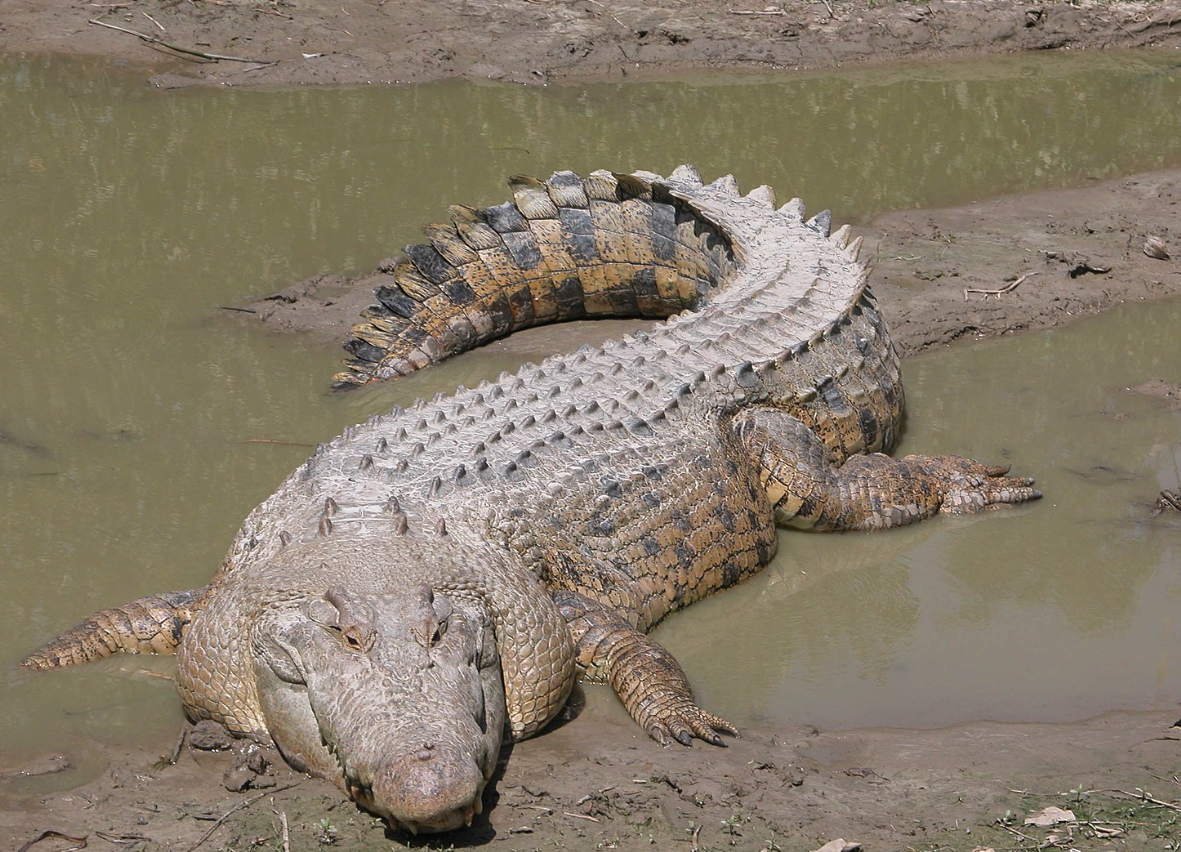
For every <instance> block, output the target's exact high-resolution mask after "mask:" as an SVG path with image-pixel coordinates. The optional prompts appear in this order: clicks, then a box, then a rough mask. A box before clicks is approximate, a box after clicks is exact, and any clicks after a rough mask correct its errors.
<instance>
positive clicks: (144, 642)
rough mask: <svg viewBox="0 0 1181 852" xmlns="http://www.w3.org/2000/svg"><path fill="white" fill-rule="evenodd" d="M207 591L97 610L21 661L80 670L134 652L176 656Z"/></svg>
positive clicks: (33, 665) (151, 597)
mask: <svg viewBox="0 0 1181 852" xmlns="http://www.w3.org/2000/svg"><path fill="white" fill-rule="evenodd" d="M204 592H205V589H199V590H197V591H189V592H166V593H164V594H162V595H148V596H147V597H144V598H140V599H139V600H136V601H132V602H131V603H129V604H124V605H123V606H117V607H112V608H111V609H104V610H102V611H101V612H96V613H95V614H94V615H92V616H90V618H88V619H86V620H85V621H83V622H82V623H81V624H79V625H78V626H77V627H75V628H73V629H72V630H70V631H69V632H67V633H64V634H62V635H61V636H59V637H58V638H56V639H54V640H53V641H52V642H50V643H49V644H47V645H45V646H44V647H43V648H41V649H40V650H39V651H37V652H36V653H34V654H30V655H29V656H28V657H26V658H25V659H24V660H23V661H22V662H21V668H26V669H41V670H44V669H56V668H62V667H64V666H77V665H81V664H82V663H89V662H91V661H92V660H99V659H102V658H103V657H109V656H111V655H112V654H114V653H117V652H120V651H122V652H124V653H128V654H174V653H176V649H177V647H178V646H179V645H180V640H181V637H182V636H183V634H184V629H185V626H186V625H187V624H188V623H189V622H190V621H192V619H193V614H194V612H196V610H197V609H198V608H199V603H200V601H201V600H202V598H203V595H204Z"/></svg>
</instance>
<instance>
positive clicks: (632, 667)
mask: <svg viewBox="0 0 1181 852" xmlns="http://www.w3.org/2000/svg"><path fill="white" fill-rule="evenodd" d="M554 602H555V603H556V604H557V605H558V609H559V611H560V612H561V613H562V615H563V617H564V618H565V619H566V623H567V625H568V626H569V628H570V634H571V636H572V638H573V639H574V645H575V649H576V652H577V654H578V664H579V666H581V667H582V668H584V669H585V670H586V677H587V679H588V680H592V681H597V682H606V683H610V684H611V686H612V687H613V688H614V689H615V692H616V694H617V695H618V696H619V700H620V701H621V702H622V703H623V706H624V707H625V708H626V709H627V712H628V713H629V714H630V715H631V717H632V718H633V719H635V720H636V722H637V723H639V725H640V727H642V728H643V729H644V731H645V732H646V733H647V734H648V736H650V737H652V739H654V740H656V741H657V742H659V743H660V744H661V745H668V744H669V740H670V738H672V739H675V740H676V741H677V742H679V743H681V744H682V745H690V744H691V743H692V742H693V738H694V737H697V738H699V739H702V740H705V741H706V742H708V743H712V744H713V745H718V746H724V745H725V744H726V743H725V741H724V740H723V739H722V738H721V734H722V733H726V734H732V735H734V736H738V730H737V729H736V728H735V727H734V726H733V725H731V724H730V723H729V722H727V721H726V720H725V719H721V718H719V717H718V716H715V715H713V714H712V713H707V712H705V711H704V710H702V709H701V708H700V707H698V706H697V705H696V704H695V703H694V701H693V692H692V690H691V689H690V687H689V679H688V678H687V677H685V672H684V671H683V670H682V669H681V667H680V665H679V664H678V663H677V661H676V659H675V658H674V657H673V655H672V654H670V653H669V652H668V651H667V650H665V649H664V648H663V647H661V646H660V645H659V644H657V643H656V642H655V641H654V640H652V639H651V638H650V637H648V636H647V635H646V634H644V633H641V632H639V631H638V630H636V629H635V628H634V627H632V626H631V625H630V624H629V623H628V622H627V620H626V619H624V618H623V617H622V616H621V615H620V614H619V613H618V612H616V611H615V610H614V609H612V608H610V607H608V606H605V605H603V604H601V603H598V602H597V601H593V600H591V599H590V598H588V597H585V596H584V595H580V594H578V593H577V592H565V591H557V592H554Z"/></svg>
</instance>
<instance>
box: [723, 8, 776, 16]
mask: <svg viewBox="0 0 1181 852" xmlns="http://www.w3.org/2000/svg"><path fill="white" fill-rule="evenodd" d="M726 11H727V12H729V13H730V14H731V15H774V16H776V17H782V16H783V15H786V14H787V12H785V11H784V10H783V9H763V10H762V11H757V10H756V11H749V10H747V9H727V10H726Z"/></svg>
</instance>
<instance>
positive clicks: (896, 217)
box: [242, 170, 1181, 357]
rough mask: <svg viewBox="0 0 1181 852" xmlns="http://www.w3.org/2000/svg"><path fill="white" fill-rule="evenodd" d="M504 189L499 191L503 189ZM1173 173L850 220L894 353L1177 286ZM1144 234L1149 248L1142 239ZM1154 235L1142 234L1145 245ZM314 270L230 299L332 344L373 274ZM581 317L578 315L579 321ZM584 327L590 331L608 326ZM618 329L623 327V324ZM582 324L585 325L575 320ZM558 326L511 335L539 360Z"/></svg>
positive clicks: (1050, 321) (1048, 322)
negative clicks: (257, 295)
mask: <svg viewBox="0 0 1181 852" xmlns="http://www.w3.org/2000/svg"><path fill="white" fill-rule="evenodd" d="M506 195H507V192H506ZM1179 223H1181V170H1173V171H1165V172H1155V173H1152V174H1146V175H1136V176H1133V177H1126V178H1119V179H1116V180H1111V181H1105V182H1102V183H1097V184H1095V185H1093V186H1086V187H1080V188H1076V189H1065V190H1051V191H1044V192H1035V193H1027V194H1021V195H1011V196H1004V197H1001V198H996V199H992V200H989V201H981V202H977V203H972V204H967V205H963V206H960V207H950V208H946V209H943V210H911V211H901V212H893V213H888V214H886V215H884V216H881V217H879V218H877V219H875V220H874V221H872V222H870V223H869V224H868V225H865V226H863V227H859V228H857V229H855V233H856V234H859V235H861V236H863V237H864V238H865V247H864V249H863V255H862V256H863V257H864V258H866V259H868V260H869V262H870V263H871V265H872V266H873V269H874V274H873V290H874V292H875V294H877V297H878V300H879V302H880V303H881V305H882V310H883V313H884V314H885V316H886V317H887V318H888V319H889V321H890V330H891V333H892V336H893V338H894V340H895V342H896V343H897V345H898V347H899V349H900V350H901V351H902V352H903V354H914V353H916V352H921V351H923V350H925V349H929V348H931V347H934V346H942V345H946V344H950V343H952V342H954V341H958V340H963V339H974V338H982V337H996V336H998V335H1002V334H1011V333H1013V332H1016V331H1021V330H1024V329H1038V328H1049V327H1051V326H1055V325H1060V324H1062V323H1065V322H1070V321H1072V320H1074V319H1077V318H1078V317H1081V316H1086V315H1089V314H1094V313H1097V312H1099V311H1102V310H1104V309H1105V308H1109V307H1112V306H1113V305H1118V304H1122V303H1124V302H1131V301H1145V300H1150V299H1157V298H1162V297H1165V296H1172V295H1177V294H1179V293H1181V265H1179V264H1178V261H1177V258H1176V255H1179V254H1181V224H1179ZM1151 238H1156V240H1158V241H1159V245H1160V247H1162V248H1163V249H1164V252H1165V253H1167V254H1169V255H1170V257H1169V258H1167V259H1165V258H1161V257H1160V256H1159V255H1160V248H1152V247H1150V248H1149V252H1150V253H1146V251H1145V245H1146V243H1147V242H1148V241H1149V240H1150V239H1151ZM1154 245H1155V244H1154ZM392 268H393V266H392V262H383V263H382V264H380V265H379V268H378V269H377V270H375V271H374V272H372V273H370V274H368V275H362V276H359V277H357V278H352V279H349V278H345V277H343V276H340V275H318V276H315V277H313V278H309V279H308V280H306V281H303V282H300V283H299V284H295V285H293V286H291V287H289V288H286V289H285V290H282V291H280V292H279V293H275V294H271V295H270V296H267V297H264V298H262V299H260V300H258V301H256V302H252V303H250V304H248V305H245V306H243V307H245V308H246V310H248V311H250V312H251V313H249V314H242V316H244V317H248V319H247V320H246V321H247V322H261V323H263V324H264V325H266V326H268V327H271V328H274V329H276V330H282V331H302V332H307V333H309V334H310V335H312V336H313V337H314V338H316V339H317V340H321V341H324V342H339V341H341V340H343V339H344V338H345V337H346V336H347V333H348V329H349V327H350V326H351V324H352V323H353V322H354V321H355V319H356V317H357V315H358V313H359V312H360V311H361V309H363V308H364V307H365V306H367V305H369V304H371V303H372V302H373V298H372V294H373V291H374V289H375V288H376V287H378V286H380V285H381V284H382V283H384V279H386V277H387V276H386V274H385V273H384V272H382V271H381V270H382V269H392ZM582 325H583V326H584V328H585V327H586V326H590V325H592V324H590V323H583V324H582ZM593 325H594V326H596V327H598V329H599V330H601V331H602V333H603V336H605V337H606V336H611V335H613V334H616V333H618V331H619V330H620V329H621V326H620V325H618V324H612V325H611V326H606V327H605V326H603V325H602V324H601V323H595V324H593ZM622 328H626V326H622ZM583 333H589V334H595V333H596V331H595V330H594V329H589V328H585V330H584V332H583ZM567 334H568V332H566V331H557V330H555V329H551V330H548V331H546V330H537V331H532V332H529V335H530V336H529V337H527V338H526V339H525V341H524V342H522V341H513V342H511V343H510V342H508V341H505V342H502V343H497V344H493V345H496V346H501V347H506V346H512V347H517V348H519V347H521V346H525V347H528V350H527V351H528V352H529V353H530V354H532V353H533V352H535V351H536V352H537V353H538V357H543V355H544V353H545V347H546V345H547V343H552V345H553V346H555V347H556V346H559V345H561V343H560V342H559V341H561V340H563V339H568V337H567Z"/></svg>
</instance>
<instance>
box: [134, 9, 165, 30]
mask: <svg viewBox="0 0 1181 852" xmlns="http://www.w3.org/2000/svg"><path fill="white" fill-rule="evenodd" d="M139 13H140V14H141V15H143V16H144V17H145V18H147V19H148V20H149V21H151V22H152V23H153V24H155V25H156V26H157V27H159V28H160V32H162V33H166V32H168V30H166V29H164V25H163V24H162V23H160V22H159V21H157V20H156V19H155V18H153V17H152V16H151V15H149V14H148V13H147V12H145V11H144V10H143V9H140V10H139Z"/></svg>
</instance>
